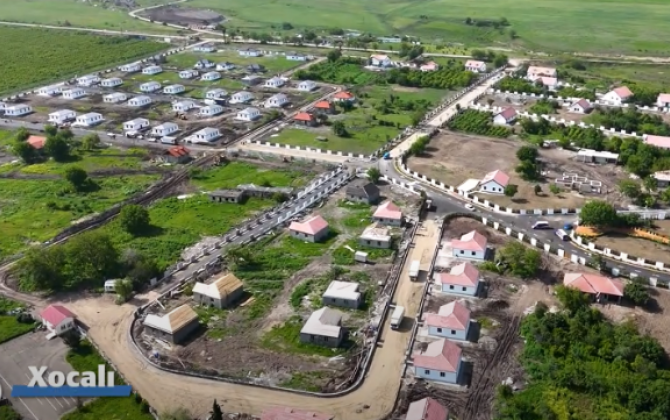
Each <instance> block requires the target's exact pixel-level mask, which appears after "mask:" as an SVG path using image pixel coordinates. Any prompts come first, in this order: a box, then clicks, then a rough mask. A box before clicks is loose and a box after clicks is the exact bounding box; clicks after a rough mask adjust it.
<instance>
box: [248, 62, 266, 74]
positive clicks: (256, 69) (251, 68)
mask: <svg viewBox="0 0 670 420" xmlns="http://www.w3.org/2000/svg"><path fill="white" fill-rule="evenodd" d="M247 71H248V72H250V73H264V72H265V66H262V65H260V64H249V65H248V66H247Z"/></svg>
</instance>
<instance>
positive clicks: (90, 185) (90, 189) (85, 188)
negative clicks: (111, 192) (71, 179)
mask: <svg viewBox="0 0 670 420" xmlns="http://www.w3.org/2000/svg"><path fill="white" fill-rule="evenodd" d="M97 191H100V185H98V183H97V182H95V181H93V180H92V179H91V178H89V179H87V180H86V182H84V184H83V185H80V186H79V187H78V188H77V192H78V193H84V194H89V193H94V192H97Z"/></svg>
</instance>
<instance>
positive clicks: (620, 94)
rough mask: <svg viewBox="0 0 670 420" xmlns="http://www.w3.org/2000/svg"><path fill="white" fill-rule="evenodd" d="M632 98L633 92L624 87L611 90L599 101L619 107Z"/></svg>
mask: <svg viewBox="0 0 670 420" xmlns="http://www.w3.org/2000/svg"><path fill="white" fill-rule="evenodd" d="M632 97H633V92H632V91H631V90H630V89H628V87H626V86H620V87H618V88H616V89H614V90H611V91H609V92H607V93H606V94H604V95H603V97H602V98H600V100H601V101H603V102H605V103H606V104H608V105H612V106H621V105H623V104H624V103H626V102H628V101H629V100H630V99H631V98H632Z"/></svg>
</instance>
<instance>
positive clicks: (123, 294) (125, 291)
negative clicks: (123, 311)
mask: <svg viewBox="0 0 670 420" xmlns="http://www.w3.org/2000/svg"><path fill="white" fill-rule="evenodd" d="M114 291H115V292H116V295H117V296H118V297H119V301H120V302H121V303H123V302H127V301H128V299H130V296H131V295H132V293H133V282H132V281H131V280H130V279H123V280H117V282H116V284H115V285H114Z"/></svg>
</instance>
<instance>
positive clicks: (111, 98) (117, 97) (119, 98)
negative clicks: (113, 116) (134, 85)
mask: <svg viewBox="0 0 670 420" xmlns="http://www.w3.org/2000/svg"><path fill="white" fill-rule="evenodd" d="M126 100H128V95H126V94H125V93H121V92H114V93H110V94H108V95H105V96H103V97H102V101H103V102H105V103H108V104H116V103H119V102H124V101H126Z"/></svg>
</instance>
